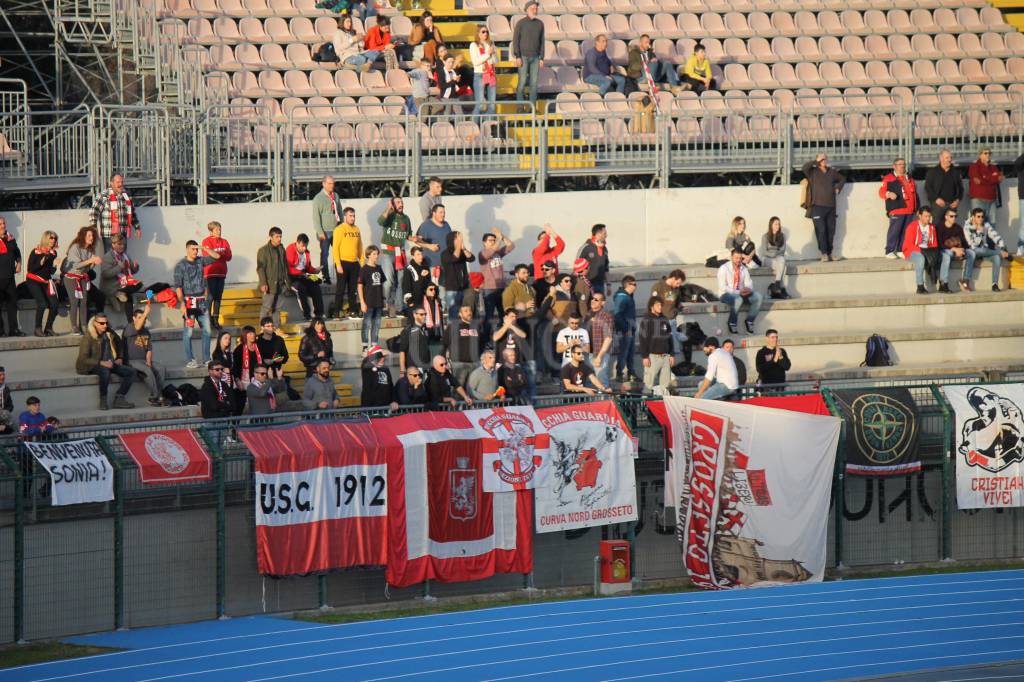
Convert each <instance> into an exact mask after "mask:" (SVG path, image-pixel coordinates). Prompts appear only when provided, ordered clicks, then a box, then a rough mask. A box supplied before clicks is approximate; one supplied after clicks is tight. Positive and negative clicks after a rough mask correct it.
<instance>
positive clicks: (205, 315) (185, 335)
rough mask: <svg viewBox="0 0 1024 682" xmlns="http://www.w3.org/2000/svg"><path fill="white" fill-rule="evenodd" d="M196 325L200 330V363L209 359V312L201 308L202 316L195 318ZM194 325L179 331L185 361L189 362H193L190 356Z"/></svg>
mask: <svg viewBox="0 0 1024 682" xmlns="http://www.w3.org/2000/svg"><path fill="white" fill-rule="evenodd" d="M195 321H196V324H198V325H199V327H200V329H201V330H202V339H203V345H202V353H200V355H201V357H202V361H203V362H206V361H207V360H208V359H209V357H210V311H208V310H206V309H205V308H203V312H202V315H200V316H198V317H196V318H195ZM194 327H195V325H191V326H190V325H187V324H186V325H185V326H184V327H183V328H182V330H181V340H182V343H183V344H184V346H185V359H186V360H188V361H189V362H192V361H193V360H195V359H196V358H195V356H194V355H193V354H192V329H193V328H194Z"/></svg>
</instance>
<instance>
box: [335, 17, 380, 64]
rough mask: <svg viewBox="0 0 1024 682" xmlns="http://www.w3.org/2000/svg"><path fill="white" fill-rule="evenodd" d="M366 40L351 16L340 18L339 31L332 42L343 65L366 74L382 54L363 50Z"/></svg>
mask: <svg viewBox="0 0 1024 682" xmlns="http://www.w3.org/2000/svg"><path fill="white" fill-rule="evenodd" d="M365 39H366V36H365V35H363V34H361V33H357V32H356V29H355V27H354V26H353V23H352V16H351V15H349V14H343V15H341V16H340V17H338V30H337V31H335V32H334V37H333V38H332V39H331V42H332V43H333V44H334V53H335V54H336V55H338V59H340V60H341V63H342V64H344V65H346V66H350V67H352V68H356V69H359V70H361V71H364V72H365V71H369V70H370V68H371V67H373V63H374V62H375V61H377V59H378V58H379V57H380V54H381V53H380V50H363V49H362V48H363V43H364V41H365Z"/></svg>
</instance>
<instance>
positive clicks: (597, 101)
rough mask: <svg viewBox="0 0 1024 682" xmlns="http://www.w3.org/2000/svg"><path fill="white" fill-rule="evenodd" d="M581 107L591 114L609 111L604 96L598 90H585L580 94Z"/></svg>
mask: <svg viewBox="0 0 1024 682" xmlns="http://www.w3.org/2000/svg"><path fill="white" fill-rule="evenodd" d="M580 108H581V109H582V110H583V111H584V112H585V113H591V114H603V113H605V112H606V111H608V110H607V109H606V108H605V105H604V98H603V97H601V95H599V94H597V93H596V92H584V93H583V94H582V95H580Z"/></svg>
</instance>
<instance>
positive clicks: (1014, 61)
mask: <svg viewBox="0 0 1024 682" xmlns="http://www.w3.org/2000/svg"><path fill="white" fill-rule="evenodd" d="M1018 54H1021V53H1018ZM1006 70H1007V71H1009V72H1010V78H1011V82H1013V83H1024V58H1022V57H1019V56H1018V57H1010V58H1009V59H1008V60H1006Z"/></svg>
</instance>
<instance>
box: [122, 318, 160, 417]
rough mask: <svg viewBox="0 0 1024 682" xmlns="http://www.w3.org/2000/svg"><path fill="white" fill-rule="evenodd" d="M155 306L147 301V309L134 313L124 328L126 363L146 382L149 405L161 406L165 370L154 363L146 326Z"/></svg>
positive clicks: (149, 336)
mask: <svg viewBox="0 0 1024 682" xmlns="http://www.w3.org/2000/svg"><path fill="white" fill-rule="evenodd" d="M152 307H153V304H152V302H151V301H146V307H145V308H141V309H136V310H134V311H132V316H131V319H130V320H129V322H128V324H126V325H125V327H124V332H123V333H122V335H121V338H122V339H123V340H124V362H125V365H127V366H128V367H131V368H132V369H133V370H135V372H136V373H137V374H138V375H139V376H140V377H142V380H143V381H145V382H146V387H147V388H149V404H150V405H153V406H157V405H160V396H161V395H163V390H164V383H163V377H162V374H163V370H162V369H161V368H160V367H159V366H158V365H157V364H156V363H155V362H154V361H153V339H152V334H151V332H150V331H149V327H147V326H146V321H147V320H148V319H149V313H150V312H151V310H152Z"/></svg>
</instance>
